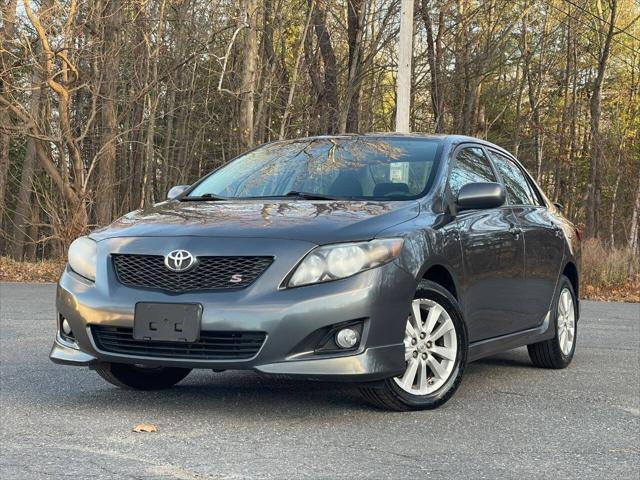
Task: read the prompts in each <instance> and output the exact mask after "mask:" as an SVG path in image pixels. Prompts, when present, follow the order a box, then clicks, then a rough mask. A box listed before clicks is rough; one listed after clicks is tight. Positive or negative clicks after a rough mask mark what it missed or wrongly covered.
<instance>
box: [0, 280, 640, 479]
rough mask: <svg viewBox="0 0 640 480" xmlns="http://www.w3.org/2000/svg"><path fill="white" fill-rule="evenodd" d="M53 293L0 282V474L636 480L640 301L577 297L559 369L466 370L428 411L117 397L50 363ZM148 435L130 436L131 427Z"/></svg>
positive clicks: (224, 378) (242, 378)
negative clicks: (579, 304)
mask: <svg viewBox="0 0 640 480" xmlns="http://www.w3.org/2000/svg"><path fill="white" fill-rule="evenodd" d="M54 294H55V286H53V285H28V284H7V283H5V284H0V313H1V316H0V409H1V411H0V413H1V418H0V421H1V426H0V478H2V479H3V480H8V479H31V478H38V479H39V478H56V479H58V478H77V479H94V478H118V479H203V478H207V479H208V478H276V479H288V478H345V479H355V478H393V479H399V478H415V479H418V478H419V479H423V478H434V479H442V478H474V479H479V478H488V479H494V478H527V479H528V478H580V479H584V478H615V479H620V478H632V479H638V478H639V476H640V474H639V472H640V369H639V367H640V358H639V352H640V348H639V347H640V305H639V304H635V305H634V304H622V303H602V302H583V311H582V319H581V321H580V323H579V324H578V346H577V351H576V356H575V358H574V361H573V363H572V365H571V366H570V367H569V368H568V369H566V370H560V371H558V370H555V371H554V370H543V369H538V368H535V367H533V366H532V365H531V363H530V361H529V359H528V356H527V352H526V349H522V348H521V349H517V350H513V351H510V352H506V353H503V354H500V355H497V356H495V357H491V358H489V359H486V360H482V361H479V362H476V363H473V364H471V365H469V366H468V369H467V372H466V376H465V378H464V380H463V382H462V386H461V387H460V389H459V390H458V392H457V393H456V395H455V396H454V398H453V399H452V400H451V401H449V403H447V404H446V405H445V406H444V407H442V408H440V409H438V410H434V411H424V412H412V413H392V412H385V411H381V410H377V409H375V408H373V407H370V406H368V405H367V404H366V403H363V401H362V400H361V399H360V397H359V396H358V393H357V390H355V389H354V388H352V387H350V386H349V385H342V384H332V383H319V382H308V381H291V380H276V379H271V378H268V377H263V376H259V375H258V374H255V373H253V372H224V373H214V372H211V371H204V370H203V371H194V372H192V373H191V375H189V376H188V377H187V378H186V379H185V380H184V381H183V382H181V383H180V384H179V385H178V386H177V387H175V388H173V389H171V390H165V391H161V392H135V391H123V390H119V389H117V388H116V387H113V386H111V385H109V384H107V383H105V382H104V381H103V380H102V379H101V378H100V377H98V375H97V374H96V373H94V372H92V371H90V370H88V369H86V368H77V367H63V366H58V365H54V364H53V363H51V362H50V361H49V359H48V353H49V348H50V346H51V342H52V340H53V335H54V318H55V308H54ZM143 422H144V423H152V424H154V425H156V426H157V429H158V431H157V432H155V433H134V432H132V428H133V427H134V426H135V425H136V424H139V423H143Z"/></svg>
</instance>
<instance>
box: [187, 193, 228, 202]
mask: <svg viewBox="0 0 640 480" xmlns="http://www.w3.org/2000/svg"><path fill="white" fill-rule="evenodd" d="M222 200H228V198H226V197H221V196H220V195H216V194H215V193H203V194H202V195H199V196H197V197H188V196H187V197H182V198H181V199H180V201H181V202H198V201H209V202H212V201H213V202H216V201H222Z"/></svg>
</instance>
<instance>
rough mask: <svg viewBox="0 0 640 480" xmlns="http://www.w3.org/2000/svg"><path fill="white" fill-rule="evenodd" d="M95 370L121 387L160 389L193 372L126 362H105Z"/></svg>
mask: <svg viewBox="0 0 640 480" xmlns="http://www.w3.org/2000/svg"><path fill="white" fill-rule="evenodd" d="M95 371H96V372H97V373H98V375H100V376H101V377H102V378H104V379H105V380H106V381H107V382H109V383H111V384H112V385H115V386H116V387H120V388H133V389H136V390H160V389H163V388H169V387H172V386H174V385H175V384H176V383H178V382H179V381H180V380H182V379H183V378H185V377H186V376H187V375H189V372H191V369H190V368H175V367H145V366H142V365H129V364H126V363H103V364H100V365H98V366H97V367H95Z"/></svg>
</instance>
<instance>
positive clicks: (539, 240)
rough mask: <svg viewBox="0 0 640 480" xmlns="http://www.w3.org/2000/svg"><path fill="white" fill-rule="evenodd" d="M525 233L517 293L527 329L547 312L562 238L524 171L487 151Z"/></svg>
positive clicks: (556, 277) (557, 266)
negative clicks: (522, 275)
mask: <svg viewBox="0 0 640 480" xmlns="http://www.w3.org/2000/svg"><path fill="white" fill-rule="evenodd" d="M489 155H490V156H491V159H492V161H493V164H494V165H495V167H496V169H497V170H498V173H499V174H500V176H501V177H502V180H503V181H504V184H505V187H506V190H507V202H508V203H509V204H510V205H511V207H512V209H513V213H514V215H515V216H516V218H517V220H518V223H519V224H520V228H522V230H523V234H524V245H525V286H524V287H525V288H523V290H522V291H521V292H520V297H521V298H522V301H523V307H524V309H525V312H524V313H525V315H526V322H525V327H526V328H532V327H535V326H538V325H540V324H541V323H542V322H543V321H544V318H545V316H546V314H547V312H548V311H549V308H550V305H551V301H552V299H553V293H554V291H555V287H556V283H557V281H558V277H559V275H560V269H561V267H562V258H563V255H564V239H563V235H562V231H561V230H560V227H559V225H558V224H557V223H556V222H554V220H553V215H552V213H551V212H549V210H548V208H547V207H546V205H545V203H544V200H543V199H542V197H541V196H540V194H539V193H538V192H537V191H536V189H535V187H534V186H533V185H532V184H531V183H530V181H529V180H528V178H527V175H526V173H525V172H524V171H523V170H522V169H521V168H520V166H519V165H517V164H516V163H515V162H514V161H513V160H512V159H510V158H508V157H507V156H506V155H503V154H501V153H499V152H496V151H493V150H489Z"/></svg>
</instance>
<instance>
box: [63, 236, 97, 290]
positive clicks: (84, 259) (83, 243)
mask: <svg viewBox="0 0 640 480" xmlns="http://www.w3.org/2000/svg"><path fill="white" fill-rule="evenodd" d="M96 251H97V245H96V242H95V241H93V240H91V239H90V238H89V237H80V238H76V239H75V240H74V241H73V242H72V243H71V245H70V246H69V266H70V267H71V270H73V271H74V272H76V273H77V274H78V275H82V276H83V277H85V278H88V279H89V280H94V281H95V279H96Z"/></svg>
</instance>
